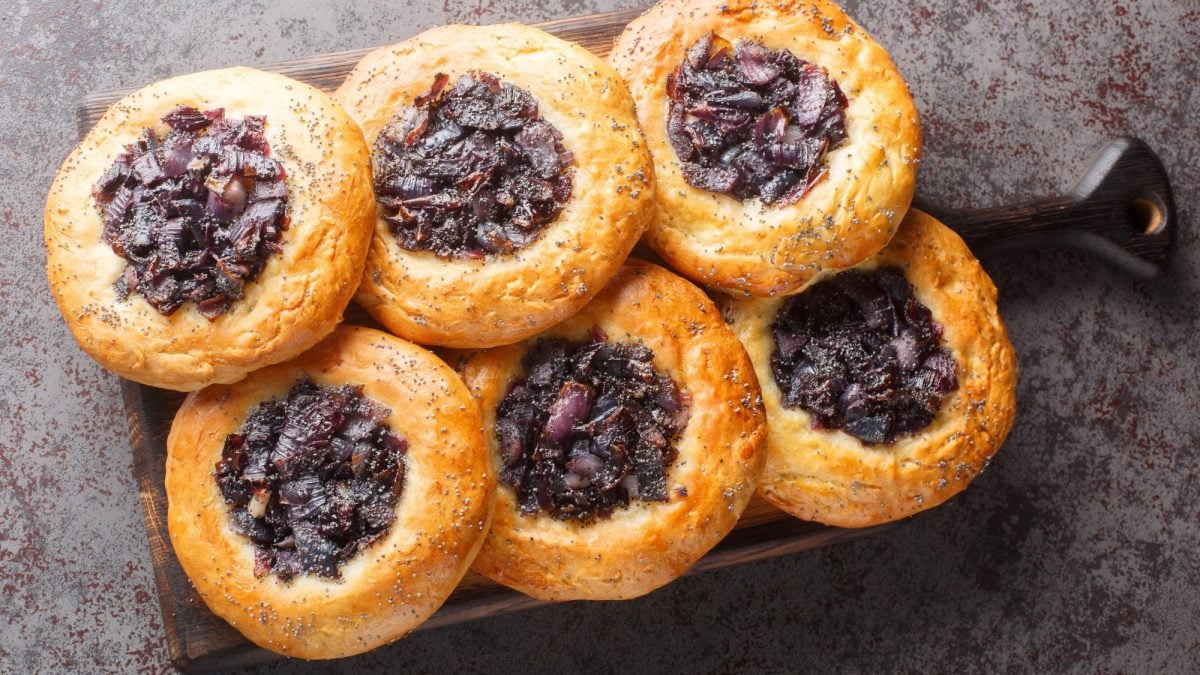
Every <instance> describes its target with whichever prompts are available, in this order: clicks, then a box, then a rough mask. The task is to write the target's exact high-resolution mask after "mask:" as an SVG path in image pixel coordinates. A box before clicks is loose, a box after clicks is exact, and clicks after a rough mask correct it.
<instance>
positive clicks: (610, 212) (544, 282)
mask: <svg viewBox="0 0 1200 675" xmlns="http://www.w3.org/2000/svg"><path fill="white" fill-rule="evenodd" d="M469 70H482V71H486V72H490V73H493V74H496V75H498V76H500V77H501V78H502V79H503V80H505V81H508V82H511V83H512V84H514V85H516V86H518V87H520V88H522V89H524V90H526V91H528V92H529V93H531V94H532V95H533V97H534V98H535V99H536V100H537V101H538V103H539V107H540V112H541V114H542V116H543V117H544V118H545V119H546V120H547V121H549V122H550V123H552V124H553V125H554V126H555V127H557V128H558V130H559V131H560V132H562V134H563V145H564V146H565V147H566V148H567V149H568V150H570V151H572V152H573V153H574V154H575V158H576V163H577V166H576V168H575V171H574V189H573V191H572V196H571V199H570V200H569V201H568V203H567V204H566V206H565V208H564V209H563V211H562V213H561V214H560V215H559V217H558V219H557V220H556V221H554V222H553V223H551V224H550V225H548V226H547V228H546V230H545V232H544V233H543V235H542V237H541V238H540V239H538V240H537V241H536V242H534V243H533V244H532V245H530V246H528V247H526V248H525V249H522V250H521V251H518V252H516V253H514V254H512V255H507V256H501V257H493V258H488V259H484V260H443V259H440V258H438V257H436V256H435V255H433V254H432V253H429V252H426V251H421V252H414V251H406V250H404V249H403V248H401V247H400V246H399V245H398V244H397V243H396V240H395V237H394V236H393V235H392V234H391V232H390V231H389V230H388V225H387V223H386V222H385V221H384V220H383V218H379V219H378V222H377V224H376V226H375V232H376V236H375V239H374V241H373V243H372V245H371V252H370V255H369V256H368V260H367V271H366V274H365V275H364V277H363V282H362V287H361V288H360V289H359V292H358V301H359V303H360V304H362V305H363V306H364V307H366V308H367V310H368V311H369V312H371V314H372V315H373V316H374V317H375V318H376V319H378V320H379V322H380V323H382V324H383V325H385V326H387V327H388V328H389V329H390V330H392V331H393V332H395V333H396V334H398V335H401V336H404V337H407V338H409V339H412V340H416V341H417V342H420V343H422V344H436V345H442V346H449V347H490V346H494V345H499V344H508V343H512V342H516V341H518V340H522V339H524V338H526V337H529V336H531V335H534V334H536V333H538V332H539V331H541V330H543V329H544V328H546V327H548V326H550V325H553V324H555V323H557V322H559V321H561V320H563V319H565V318H566V317H568V316H570V315H571V314H574V313H575V312H576V311H578V310H579V308H580V307H582V306H583V305H585V304H586V303H587V302H588V300H590V299H591V298H592V297H594V296H595V295H596V293H598V292H599V291H600V289H601V288H602V287H603V286H604V284H605V283H606V282H607V281H608V280H609V279H610V278H611V277H612V275H613V274H615V273H616V271H617V270H618V269H619V268H620V266H621V261H622V260H624V259H625V257H626V256H627V255H628V254H629V252H630V250H632V248H633V245H634V244H635V243H636V242H637V240H638V238H639V237H641V235H642V232H643V231H644V230H645V228H646V226H647V225H648V224H649V222H650V220H651V218H653V213H654V200H653V194H654V170H653V164H652V162H651V160H650V154H649V153H648V152H647V150H646V144H645V142H644V141H643V139H642V136H641V132H640V131H639V130H638V125H637V118H636V117H635V115H634V112H633V101H632V99H630V97H629V92H628V90H627V89H626V88H625V85H624V83H623V82H622V81H621V78H620V77H618V76H617V74H616V73H615V72H614V71H613V69H612V68H611V67H609V65H608V64H607V63H605V62H604V61H603V60H601V59H600V58H598V57H597V56H595V55H594V54H592V53H591V52H589V51H587V50H586V49H584V48H582V47H580V46H578V45H574V44H571V43H569V42H565V41H563V40H560V39H558V38H556V37H553V36H551V35H549V34H547V33H544V32H542V31H540V30H538V29H536V28H531V27H528V26H521V25H517V24H510V25H501V26H443V27H441V28H435V29H433V30H430V31H426V32H424V33H422V34H420V35H418V36H417V37H414V38H412V39H410V40H407V41H405V42H401V43H400V44H397V45H393V46H391V47H384V48H382V49H378V50H376V51H374V52H371V53H370V54H368V55H367V56H366V57H364V58H363V60H362V61H361V62H360V63H359V64H358V66H357V67H356V68H355V69H354V71H353V72H352V73H350V76H349V77H348V78H347V79H346V81H345V83H343V84H342V86H341V87H340V88H339V89H338V91H337V93H336V94H335V97H336V98H338V100H340V101H342V103H343V104H344V105H345V106H346V108H347V110H349V111H350V114H351V115H353V116H354V117H355V119H357V120H358V123H359V124H360V125H361V127H362V130H363V133H364V134H365V136H366V138H367V142H368V143H369V144H370V143H373V142H374V139H375V137H376V136H377V135H378V134H379V131H380V129H382V128H383V126H385V125H386V124H387V122H388V121H390V120H391V119H392V117H393V116H394V115H395V114H396V112H397V111H399V110H400V109H401V108H402V107H404V106H407V105H411V104H412V101H413V99H415V98H416V97H417V96H419V95H422V94H424V93H425V92H426V91H428V89H429V87H430V86H431V85H432V83H433V77H434V75H435V74H437V73H445V74H447V75H449V76H450V77H451V79H456V78H457V77H458V76H459V75H461V74H463V73H465V72H467V71H469Z"/></svg>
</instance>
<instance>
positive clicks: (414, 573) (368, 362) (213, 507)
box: [166, 326, 496, 659]
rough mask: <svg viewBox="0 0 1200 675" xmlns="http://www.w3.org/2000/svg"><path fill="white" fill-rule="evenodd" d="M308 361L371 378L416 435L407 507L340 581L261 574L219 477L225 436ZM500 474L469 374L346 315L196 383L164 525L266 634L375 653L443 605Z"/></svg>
mask: <svg viewBox="0 0 1200 675" xmlns="http://www.w3.org/2000/svg"><path fill="white" fill-rule="evenodd" d="M303 373H307V374H308V376H309V377H310V378H312V380H314V381H315V382H316V383H317V384H321V385H331V386H335V385H342V384H362V385H364V390H363V391H364V393H365V394H366V395H367V396H369V397H371V398H373V399H374V400H376V401H378V402H379V403H381V404H382V405H384V406H386V407H388V408H391V410H392V414H391V416H390V417H389V418H388V420H387V426H388V427H389V428H390V429H391V431H393V432H394V433H396V434H399V435H402V436H403V437H404V438H405V439H406V440H407V441H408V453H407V459H406V465H407V468H406V471H405V478H404V488H403V492H402V493H401V495H400V502H399V503H398V504H397V505H396V520H395V522H393V523H392V526H391V528H390V529H389V530H388V533H387V535H386V536H385V537H384V538H383V539H381V540H380V541H378V542H376V543H374V544H372V545H371V546H370V547H369V548H367V549H365V550H363V551H361V552H360V553H359V554H358V555H356V556H355V557H353V558H351V559H350V560H348V561H346V563H345V564H343V565H342V567H341V573H342V580H340V581H334V580H330V579H326V578H323V577H319V576H316V575H313V574H302V575H300V576H297V577H295V578H294V579H292V580H291V581H289V582H287V583H282V582H280V581H279V580H278V578H277V577H276V576H275V575H274V574H268V575H265V576H263V577H261V578H255V576H254V545H253V544H252V543H251V542H250V540H249V539H248V538H247V537H245V536H243V535H241V534H239V533H237V532H235V531H234V530H233V529H232V528H231V526H230V521H229V515H228V512H229V509H228V507H227V506H226V504H225V502H224V500H223V499H222V496H221V492H220V490H219V489H218V487H217V482H216V480H214V478H213V467H214V466H215V465H216V463H217V462H218V460H220V459H221V453H222V449H223V447H224V442H225V437H226V436H227V435H228V434H231V433H234V432H236V431H237V430H238V429H239V428H240V427H241V425H242V423H243V422H244V421H245V419H246V416H247V414H248V412H249V411H250V409H252V408H253V407H254V406H255V405H257V404H258V403H260V402H262V401H265V400H267V399H271V398H277V397H281V396H284V395H286V394H287V391H288V389H289V388H290V387H291V385H292V384H293V383H294V382H296V380H297V379H299V378H300V376H301V375H302V374H303ZM495 485H496V479H495V474H494V472H492V471H491V466H490V462H489V459H488V455H487V446H486V445H485V444H484V443H483V439H482V437H481V435H480V417H479V409H478V407H477V406H476V405H475V403H474V401H472V400H471V396H470V393H469V392H468V391H467V389H466V388H465V387H464V386H463V384H462V381H461V380H460V379H459V378H458V376H457V375H455V374H454V372H453V371H452V370H450V368H449V367H448V366H446V365H445V364H444V363H443V362H442V361H441V360H439V359H438V358H437V357H435V356H434V355H433V354H431V353H429V352H427V351H425V350H424V349H421V348H420V347H417V346H416V345H413V344H411V343H409V342H406V341H404V340H401V339H399V338H395V337H392V336H390V335H387V334H386V333H383V332H380V331H377V330H372V329H369V328H359V327H353V326H343V327H342V328H340V329H338V330H337V332H335V333H334V334H333V335H332V336H330V337H329V338H328V339H326V340H325V341H324V342H322V343H321V344H320V345H318V346H317V347H316V348H314V349H313V350H311V351H309V352H307V353H306V354H304V355H303V356H302V357H300V358H299V359H297V360H296V361H293V362H291V363H287V364H282V365H277V366H273V367H271V368H266V369H264V370H262V371H259V372H257V373H255V374H254V375H253V376H251V377H249V378H247V379H245V380H243V381H241V382H239V383H237V384H234V385H226V386H221V385H217V386H212V387H208V388H205V389H202V390H201V391H198V392H195V393H193V394H191V395H190V396H188V398H187V400H186V401H185V402H184V404H183V407H182V408H181V409H180V410H179V414H178V415H177V416H176V417H175V421H174V423H173V424H172V425H171V433H170V436H169V437H168V439H167V478H166V487H167V499H168V511H167V524H168V526H169V529H170V534H171V544H172V546H174V548H175V554H176V555H177V556H178V557H179V562H180V563H181V564H182V565H183V569H184V571H185V572H186V573H187V575H188V578H189V579H191V581H192V584H193V585H194V586H195V587H196V590H197V591H198V592H199V593H200V597H201V598H203V599H204V602H205V603H206V604H207V605H208V607H209V609H211V610H212V611H213V612H214V613H215V614H217V615H218V616H220V617H221V618H223V619H225V620H226V621H228V622H229V623H230V624H232V625H233V627H234V628H237V629H238V630H240V631H241V632H242V633H243V634H244V635H245V636H246V637H247V638H249V639H250V640H252V641H253V642H254V643H255V644H258V645H259V646H261V647H264V648H266V649H270V650H271V651H274V652H279V653H281V654H287V655H288V656H295V657H299V658H305V659H327V658H336V657H342V656H349V655H352V654H357V653H360V652H365V651H367V650H369V649H372V648H374V647H377V646H379V645H382V644H385V643H387V642H391V641H392V640H395V639H397V638H399V637H401V636H402V635H404V634H406V633H408V632H409V631H411V630H413V629H414V628H415V627H416V626H417V625H419V624H420V623H421V622H422V621H424V620H425V619H427V618H428V617H429V616H430V615H431V614H433V612H434V611H435V610H437V608H438V607H439V606H441V604H442V602H443V601H445V599H446V598H447V597H448V596H449V595H450V593H451V591H453V590H454V587H455V586H456V585H457V584H458V582H459V580H460V579H461V578H462V576H463V574H464V573H466V571H467V569H468V566H469V565H470V562H471V560H472V558H474V557H475V554H476V553H477V552H478V550H479V547H480V545H481V544H482V543H483V533H484V532H485V531H486V529H487V524H488V519H489V518H490V515H491V510H492V504H493V495H494V493H495Z"/></svg>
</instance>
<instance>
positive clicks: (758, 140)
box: [667, 33, 848, 204]
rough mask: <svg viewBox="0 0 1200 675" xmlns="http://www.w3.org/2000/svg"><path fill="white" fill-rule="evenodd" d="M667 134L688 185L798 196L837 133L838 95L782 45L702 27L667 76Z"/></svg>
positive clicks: (841, 111) (779, 197) (817, 175)
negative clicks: (725, 36) (734, 39)
mask: <svg viewBox="0 0 1200 675" xmlns="http://www.w3.org/2000/svg"><path fill="white" fill-rule="evenodd" d="M667 96H668V98H669V113H668V121H667V135H668V137H669V138H670V140H671V145H672V146H673V147H674V148H675V153H676V155H677V156H678V157H679V161H680V163H681V165H682V168H683V176H684V179H685V180H687V182H688V184H690V185H692V186H693V187H696V188H699V189H701V190H708V191H710V192H719V193H723V194H729V195H732V196H734V197H736V198H737V199H740V200H747V199H754V198H760V199H762V201H763V202H764V203H767V204H791V203H794V202H796V201H798V200H799V199H800V198H802V197H803V196H804V195H805V194H807V193H808V191H809V190H811V189H812V188H813V186H815V185H816V184H817V183H819V182H820V181H821V180H822V179H823V178H824V177H825V175H826V173H828V168H827V167H826V164H825V161H824V160H825V155H826V153H828V152H829V151H830V150H833V149H834V148H836V147H838V146H839V145H840V144H841V143H842V142H843V141H845V140H846V138H847V135H846V107H847V105H848V103H847V101H846V97H845V95H844V94H843V93H842V90H841V88H840V87H839V86H838V83H837V82H836V81H835V80H834V79H833V78H831V77H830V76H829V73H828V72H826V70H825V69H824V68H822V67H820V66H817V65H814V64H811V63H807V62H805V61H802V60H800V59H799V58H797V57H796V56H795V55H794V54H792V53H791V52H788V51H785V50H772V49H768V48H767V47H765V46H763V45H762V44H761V43H758V42H753V41H750V40H740V41H738V43H737V44H736V45H733V44H730V43H729V42H728V41H726V40H724V39H723V38H721V37H720V36H718V35H715V34H713V33H709V34H708V35H706V36H704V37H703V38H701V39H700V40H698V41H696V43H695V44H693V45H692V46H691V48H689V49H688V51H687V55H686V57H685V58H684V60H683V62H682V63H680V64H679V66H678V67H677V68H676V69H675V71H674V72H673V73H671V75H670V76H669V77H668V78H667Z"/></svg>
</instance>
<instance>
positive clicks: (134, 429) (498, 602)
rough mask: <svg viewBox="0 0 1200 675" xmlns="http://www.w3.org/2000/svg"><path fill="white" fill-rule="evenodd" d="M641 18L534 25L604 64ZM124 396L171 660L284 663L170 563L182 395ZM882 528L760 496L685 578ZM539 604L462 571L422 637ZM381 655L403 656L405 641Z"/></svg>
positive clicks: (329, 74)
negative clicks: (168, 464) (806, 515)
mask: <svg viewBox="0 0 1200 675" xmlns="http://www.w3.org/2000/svg"><path fill="white" fill-rule="evenodd" d="M639 14H641V11H640V10H637V11H633V10H631V11H622V12H612V13H607V14H596V15H591V16H585V17H578V18H571V19H562V20H557V21H551V22H548V23H543V24H537V25H538V26H539V27H540V28H543V29H545V30H547V31H549V32H551V33H554V34H555V35H558V36H559V37H562V38H564V39H568V40H573V41H575V42H577V43H579V44H581V45H583V46H585V47H587V48H588V49H590V50H592V51H593V52H595V53H596V54H599V55H600V56H606V55H607V54H608V52H609V50H610V49H611V48H612V44H613V40H614V39H615V38H616V36H617V35H618V34H619V33H620V32H621V30H622V29H623V28H624V27H625V24H627V23H628V22H629V21H630V20H632V19H633V18H634V17H636V16H638V15H639ZM368 51H370V50H369V49H363V50H356V51H349V52H339V53H336V54H326V55H322V56H315V57H312V58H308V59H302V60H298V61H289V62H286V63H280V64H276V65H274V66H266V67H264V68H263V70H270V71H274V72H278V73H283V74H286V75H288V76H291V77H294V78H296V79H298V80H301V81H304V82H307V83H309V84H312V85H314V86H316V87H319V88H321V89H324V90H326V91H332V90H333V89H335V88H337V86H338V85H339V84H341V82H342V80H343V79H344V78H345V76H346V74H347V73H349V72H350V69H351V68H353V67H354V65H355V64H356V63H357V62H358V60H359V59H360V58H361V57H362V56H363V55H364V54H366V53H367V52H368ZM127 93H128V91H111V92H101V93H97V94H93V95H91V96H89V97H87V98H86V99H85V100H84V101H83V102H82V103H81V105H80V107H79V110H78V122H79V131H80V134H81V135H83V134H86V133H87V131H88V130H90V129H91V128H92V126H94V125H95V123H96V122H97V121H98V120H99V119H100V117H101V116H102V115H103V114H104V111H105V110H107V109H108V107H109V105H111V104H112V103H114V102H116V101H117V100H118V99H120V98H121V97H122V96H124V95H125V94H127ZM347 320H348V321H350V322H352V323H364V324H370V323H371V322H370V319H369V317H367V316H366V314H365V313H364V312H362V311H361V310H359V309H357V308H356V307H352V308H351V309H350V310H349V311H348V313H347ZM122 395H123V398H124V403H125V411H126V416H127V421H128V425H129V438H130V443H131V445H132V447H133V473H134V476H135V477H136V478H137V481H138V489H139V493H140V497H141V503H142V509H143V511H144V512H145V520H146V534H147V535H148V537H149V540H150V553H151V559H152V561H153V564H154V573H155V581H156V584H157V587H158V594H159V600H160V602H161V605H162V614H163V626H164V628H165V631H166V636H167V647H168V651H169V652H170V656H171V662H172V663H173V664H174V665H175V666H176V667H177V668H179V669H180V670H182V671H183V672H186V673H199V672H207V671H212V670H221V669H226V668H235V667H239V666H248V665H254V664H261V663H267V662H270V661H274V660H278V659H282V658H284V657H282V656H279V655H277V654H274V653H272V652H270V651H267V650H265V649H262V648H260V647H257V646H255V645H254V644H252V643H250V642H249V641H247V640H246V639H245V638H243V637H242V635H241V634H240V633H238V632H237V631H236V630H234V629H233V628H231V627H230V626H229V625H228V624H226V623H225V622H224V621H223V620H221V619H220V618H218V617H217V616H216V615H214V614H212V613H211V612H210V611H208V608H207V607H205V605H204V603H203V602H202V601H201V600H200V597H199V595H197V594H196V591H195V590H194V589H193V588H192V585H191V583H190V582H189V581H188V579H187V576H186V575H184V573H183V569H182V568H181V567H180V565H179V560H178V559H177V558H176V557H175V552H174V551H173V550H172V548H171V542H170V540H169V539H168V536H167V495H166V491H165V489H164V487H163V481H164V472H165V461H166V440H167V433H168V432H169V431H170V428H171V420H172V419H173V418H174V416H175V412H176V411H177V410H178V409H179V406H180V405H181V404H182V403H183V398H184V395H183V394H180V393H178V392H173V391H166V390H162V389H155V388H152V387H146V386H143V385H140V384H137V383H135V382H130V381H128V380H123V381H122ZM880 529H882V528H870V529H865V530H843V529H837V528H830V527H825V526H822V525H818V524H815V523H806V522H802V521H799V520H796V519H794V518H790V517H788V516H787V515H785V514H783V513H781V512H779V511H777V510H776V509H774V508H773V507H771V506H770V505H769V504H767V503H766V502H764V501H762V500H761V499H759V498H758V497H757V496H756V497H755V500H754V501H753V502H751V504H750V506H749V507H748V508H747V510H746V512H745V514H744V515H743V516H742V519H741V521H740V522H739V523H738V526H737V529H736V530H735V531H734V532H733V533H731V534H730V535H729V536H728V537H727V538H726V539H725V540H724V541H723V542H721V544H720V545H719V546H717V548H716V549H714V550H713V551H712V552H711V553H709V555H708V556H706V557H705V558H704V559H703V560H701V561H700V562H699V563H697V564H696V566H695V567H694V568H693V569H692V570H691V572H690V573H696V572H701V571H704V570H711V569H718V568H721V567H728V566H730V565H739V564H742V563H746V562H750V561H754V560H761V559H764V558H770V557H775V556H780V555H786V554H788V553H795V552H797V551H805V550H809V549H814V548H820V547H824V546H829V545H832V544H835V543H838V542H842V541H848V540H851V539H857V538H859V537H864V536H869V535H871V534H874V533H875V532H877V531H879V530H880ZM541 604H543V603H542V602H540V601H538V600H534V599H533V598H530V597H527V596H525V595H522V594H520V593H517V592H516V591H512V590H509V589H507V588H505V587H503V586H499V585H497V584H495V583H492V582H491V581H489V580H487V579H485V578H483V577H481V576H479V575H477V574H475V573H474V572H470V573H468V575H467V577H466V578H465V579H463V581H462V583H461V584H459V586H458V589H457V590H456V591H455V592H454V594H453V595H451V596H450V598H449V600H447V601H446V604H445V605H443V606H442V608H441V609H440V610H439V611H438V612H437V613H436V614H435V615H434V616H433V617H432V618H431V619H430V620H429V621H427V622H425V624H423V625H422V626H421V627H420V628H419V629H418V630H429V629H432V628H437V627H440V626H449V625H453V624H456V623H462V622H465V621H474V620H477V619H483V618H487V617H489V616H493V615H497V614H505V613H508V612H515V611H519V610H522V609H528V608H530V607H537V606H539V605H541ZM382 649H385V650H387V649H395V650H403V649H404V641H403V640H401V641H399V642H396V643H393V644H392V645H389V646H387V647H383V648H382Z"/></svg>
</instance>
